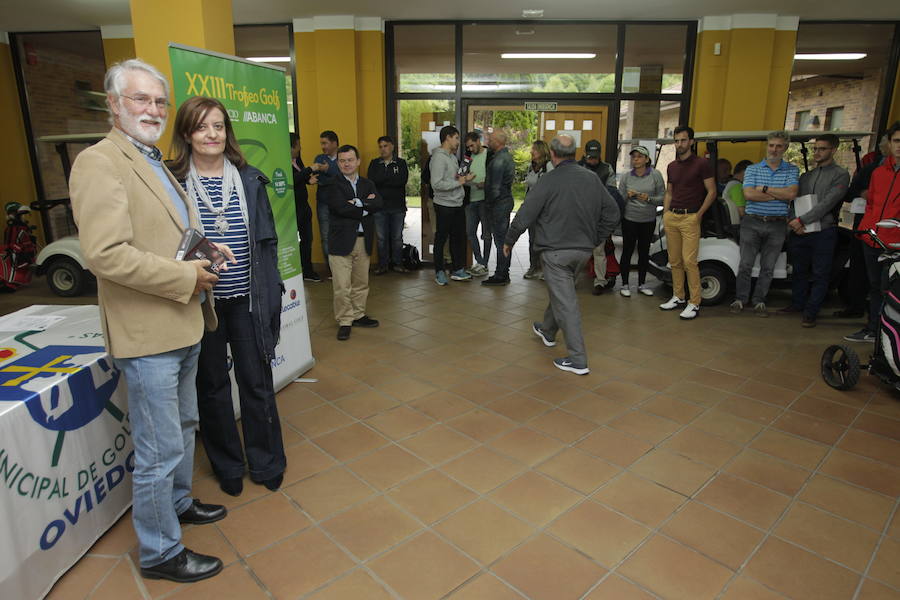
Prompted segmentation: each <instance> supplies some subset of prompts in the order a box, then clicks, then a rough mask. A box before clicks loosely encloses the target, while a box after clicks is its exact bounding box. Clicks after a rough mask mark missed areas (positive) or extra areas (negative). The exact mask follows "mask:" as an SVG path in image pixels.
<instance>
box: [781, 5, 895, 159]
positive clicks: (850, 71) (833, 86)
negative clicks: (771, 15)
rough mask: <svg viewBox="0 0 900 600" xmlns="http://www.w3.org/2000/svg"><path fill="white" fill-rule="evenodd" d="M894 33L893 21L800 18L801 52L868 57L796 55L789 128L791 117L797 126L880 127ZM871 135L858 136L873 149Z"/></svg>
mask: <svg viewBox="0 0 900 600" xmlns="http://www.w3.org/2000/svg"><path fill="white" fill-rule="evenodd" d="M893 35H894V25H893V24H883V23H853V24H850V23H801V24H800V27H799V28H798V30H797V54H833V53H851V52H852V53H859V54H863V55H864V57H863V58H859V59H856V60H794V66H793V70H792V72H791V87H790V95H789V97H788V109H787V122H786V123H785V125H786V126H788V127H790V126H791V123H792V122H793V125H794V128H796V129H815V130H817V131H822V130H834V129H842V130H844V131H874V130H876V129H877V128H878V125H879V123H880V115H881V113H882V110H883V107H882V106H881V105H880V102H881V100H882V96H883V94H882V84H883V82H884V79H885V69H886V66H887V64H888V62H889V58H890V52H891V44H892V42H893ZM892 76H893V75H892ZM827 107H831V108H827ZM792 119H793V121H792ZM817 121H819V122H821V124H819V123H817ZM873 137H874V136H868V137H866V138H862V139H860V140H859V141H860V143H861V144H862V146H863V149H864V151H866V150H869V149H871V148H872V145H873V143H874V140H873V139H871V138H873ZM843 164H845V165H846V164H847V163H843Z"/></svg>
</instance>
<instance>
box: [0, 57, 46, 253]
mask: <svg viewBox="0 0 900 600" xmlns="http://www.w3.org/2000/svg"><path fill="white" fill-rule="evenodd" d="M17 90H18V86H17V85H16V76H15V71H14V69H13V63H12V49H11V48H10V47H9V45H7V44H4V43H2V42H0V139H2V140H3V145H4V146H5V147H6V149H7V151H6V152H4V153H3V160H0V181H2V182H3V185H0V208H2V207H3V206H5V205H6V203H7V202H21V203H22V204H30V203H32V202H34V201H35V200H37V191H36V189H35V187H34V176H33V175H32V172H31V159H30V158H29V156H28V141H27V139H26V137H25V121H24V120H23V118H22V110H21V107H20V105H19V96H18V92H17ZM30 221H31V224H32V225H38V229H37V235H38V237H39V238H42V236H43V233H42V231H41V227H40V226H39V225H40V216H39V215H38V213H36V212H35V213H32V215H31V217H30ZM40 241H41V243H43V240H42V239H41V240H40Z"/></svg>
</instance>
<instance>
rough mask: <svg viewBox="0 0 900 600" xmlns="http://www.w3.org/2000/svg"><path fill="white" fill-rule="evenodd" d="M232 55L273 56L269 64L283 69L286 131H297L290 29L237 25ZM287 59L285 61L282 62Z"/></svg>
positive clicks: (247, 56) (284, 27)
mask: <svg viewBox="0 0 900 600" xmlns="http://www.w3.org/2000/svg"><path fill="white" fill-rule="evenodd" d="M234 53H235V54H236V55H237V56H241V57H244V58H254V57H258V56H273V57H277V58H279V60H278V61H277V62H271V63H268V64H271V65H273V66H276V67H281V68H283V69H284V80H285V81H284V84H285V98H286V104H287V115H288V131H293V132H296V131H297V126H296V124H295V123H294V92H293V89H294V80H293V73H292V69H291V68H290V66H291V63H290V56H291V29H290V27H289V26H287V25H238V26H235V28H234ZM283 59H287V60H283Z"/></svg>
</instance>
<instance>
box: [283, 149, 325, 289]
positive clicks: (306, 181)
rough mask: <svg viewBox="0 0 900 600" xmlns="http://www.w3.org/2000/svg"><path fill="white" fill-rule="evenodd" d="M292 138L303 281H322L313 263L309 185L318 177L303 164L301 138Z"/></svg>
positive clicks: (295, 199)
mask: <svg viewBox="0 0 900 600" xmlns="http://www.w3.org/2000/svg"><path fill="white" fill-rule="evenodd" d="M290 136H291V173H293V175H294V207H295V208H296V215H297V233H298V234H299V237H300V263H301V264H302V265H303V279H304V280H305V281H314V282H316V283H318V282H320V281H322V278H321V277H319V274H318V273H316V269H315V267H313V263H312V240H313V229H312V208H310V206H309V191H308V190H307V189H306V186H307V185H315V184H316V183H318V176H316V175H314V174H313V171H312V169H311V168H309V167H307V166H305V165H304V164H303V158H301V156H300V136H298V135H297V134H296V133H292V134H290Z"/></svg>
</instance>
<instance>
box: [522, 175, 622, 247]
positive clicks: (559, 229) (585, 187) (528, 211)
mask: <svg viewBox="0 0 900 600" xmlns="http://www.w3.org/2000/svg"><path fill="white" fill-rule="evenodd" d="M618 223H619V207H618V205H616V201H615V200H613V198H612V196H610V195H609V192H607V191H606V186H604V185H603V183H602V182H601V181H600V178H599V177H597V175H596V174H594V173H593V172H591V171H588V170H587V169H585V168H584V167H581V166H579V165H577V164H576V163H575V161H573V160H567V161H564V162H561V163H559V164H558V165H556V168H555V169H553V170H552V171H550V172H549V173H546V174H545V175H544V176H543V177H541V178H540V179H539V180H538V182H537V183H536V184H535V185H534V187H533V188H531V190H530V191H529V192H528V195H527V196H526V197H525V202H524V203H522V207H521V208H520V209H519V212H517V213H516V218H515V219H513V222H512V223H511V224H510V225H509V230H507V232H506V239H505V241H504V243H505V244H508V245H509V246H512V245H513V244H515V243H516V240H517V239H519V236H521V235H522V233H523V232H524V231H525V230H527V229H528V228H529V227H534V248H535V250H537V251H543V250H585V251H587V252H590V251H592V250H593V249H594V248H595V247H596V246H598V245H599V244H601V243H603V242H604V241H605V240H606V238H608V237H609V236H610V234H611V233H612V232H613V230H614V229H615V228H616V225H617V224H618Z"/></svg>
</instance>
